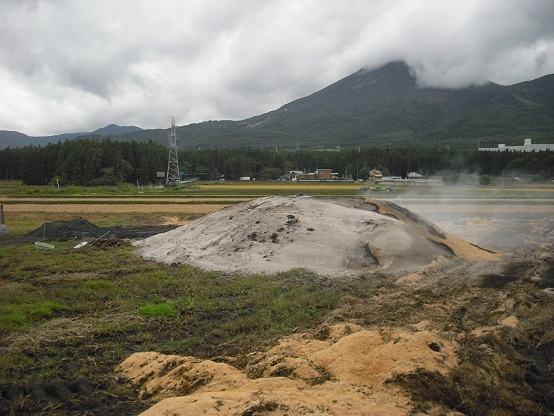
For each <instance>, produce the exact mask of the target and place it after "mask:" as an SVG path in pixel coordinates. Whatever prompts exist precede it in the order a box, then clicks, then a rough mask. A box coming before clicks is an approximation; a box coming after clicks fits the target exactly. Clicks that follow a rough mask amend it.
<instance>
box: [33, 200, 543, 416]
mask: <svg viewBox="0 0 554 416" xmlns="http://www.w3.org/2000/svg"><path fill="white" fill-rule="evenodd" d="M366 205H367V206H365V205H364V206H363V207H364V209H359V208H357V209H356V210H355V211H350V210H349V211H348V215H346V219H344V218H343V219H340V218H338V217H337V218H336V219H335V221H334V222H335V223H338V224H340V226H338V227H336V228H335V229H333V230H331V229H328V228H325V226H324V224H323V221H321V220H319V221H316V222H309V221H308V217H307V216H306V215H300V213H299V212H298V211H296V212H294V213H293V212H285V211H287V210H288V209H289V208H292V206H289V207H281V208H283V209H281V211H278V213H277V214H275V215H271V214H270V215H265V216H264V215H261V216H256V215H255V214H257V213H261V210H262V209H264V205H263V204H261V205H256V206H254V205H252V206H251V209H248V208H246V210H245V211H244V213H243V214H229V211H230V209H231V208H235V207H230V208H227V209H225V210H222V211H220V212H219V214H218V213H216V214H217V215H215V214H213V215H212V217H211V218H210V219H208V218H209V216H206V217H203V218H201V219H200V220H197V221H199V223H198V224H200V225H202V224H204V225H208V224H209V223H212V224H213V222H212V221H213V220H214V218H215V219H216V220H217V221H216V223H217V224H218V226H220V225H221V223H222V222H223V221H224V220H227V221H229V216H231V215H247V216H249V218H250V220H251V221H252V224H253V225H251V226H250V227H244V226H243V227H242V229H241V230H240V233H239V230H237V231H236V233H235V234H234V235H233V236H232V237H231V236H226V235H224V234H223V233H221V229H220V228H217V227H216V228H215V229H214V230H211V232H212V235H216V234H218V233H219V234H218V235H219V236H220V237H221V239H222V241H223V240H225V239H226V238H227V239H231V238H234V239H235V241H231V242H230V243H229V244H228V245H227V246H221V247H218V246H217V245H214V244H213V241H215V240H210V238H211V237H210V236H209V233H206V232H202V233H200V232H198V231H199V229H196V231H197V232H198V233H197V234H191V235H188V234H187V238H192V237H194V239H201V238H205V239H206V240H205V241H203V244H205V245H204V247H206V249H205V250H202V247H196V248H197V249H198V251H199V252H200V251H204V252H205V251H206V250H211V249H213V250H214V251H211V252H210V253H211V254H212V255H214V256H215V255H216V254H218V251H220V250H219V249H220V248H224V250H223V253H221V254H225V255H226V254H229V253H233V254H232V255H231V256H220V260H221V264H222V266H221V267H224V265H225V261H224V260H225V258H230V257H232V256H233V255H234V254H236V257H234V259H236V260H237V261H238V260H240V262H242V263H240V264H247V265H251V264H252V257H253V256H252V254H255V253H254V252H251V250H252V248H253V247H258V246H259V248H260V247H261V248H263V249H267V247H270V248H271V249H273V254H271V253H270V252H267V253H264V254H261V253H262V251H260V254H261V255H260V257H261V259H263V256H264V255H268V256H269V258H270V259H271V260H270V261H267V260H266V259H267V258H266V259H263V261H261V262H260V264H264V265H267V264H270V263H276V264H279V263H280V262H281V260H282V259H284V258H291V257H295V251H296V252H298V247H297V246H294V243H295V242H301V238H312V240H310V241H311V245H312V246H314V245H315V244H316V243H321V242H323V243H329V242H331V241H332V242H333V243H334V244H335V243H336V245H333V247H334V248H333V250H332V251H330V252H326V253H323V255H322V253H321V252H320V251H319V252H318V251H317V250H316V251H313V250H312V251H308V253H307V254H308V255H309V258H312V259H313V258H314V256H316V255H319V257H315V258H316V259H317V261H316V262H317V263H323V260H326V258H329V259H331V260H333V259H336V258H337V257H340V258H341V259H342V260H341V262H340V264H339V265H335V266H332V267H336V269H337V270H339V269H342V270H347V272H346V273H345V274H344V275H343V276H342V277H348V278H352V279H364V280H371V281H372V282H374V283H373V284H374V288H375V291H374V293H373V294H372V295H371V296H369V297H364V298H350V297H345V298H343V301H342V304H341V306H340V307H339V308H338V309H337V310H334V311H332V313H331V314H330V316H329V318H328V319H327V320H326V321H325V322H324V323H323V324H322V325H320V326H319V327H318V328H315V329H312V330H309V331H306V332H300V333H295V334H291V335H290V336H288V337H285V338H283V339H280V340H275V342H274V343H273V344H272V345H269V346H266V347H264V348H260V349H259V350H258V351H254V352H252V353H250V354H248V355H247V356H246V357H236V356H217V357H215V356H214V357H211V359H207V360H204V359H200V358H197V357H186V356H166V355H162V354H159V353H156V352H149V353H138V354H133V355H130V356H129V357H128V358H127V359H126V360H125V361H124V362H122V363H121V365H120V366H118V368H114V369H113V373H114V377H115V378H116V380H117V382H119V383H128V384H129V385H130V386H132V387H133V388H135V389H137V391H138V396H137V400H139V401H140V405H137V404H136V403H134V404H133V403H129V407H128V408H127V409H123V408H119V409H118V412H120V413H121V414H136V413H138V411H139V410H137V409H144V407H145V405H147V406H152V407H151V408H150V409H148V410H146V411H145V412H144V414H145V415H166V414H174V415H190V414H207V415H281V416H284V415H290V416H292V415H305V414H318V415H423V414H428V415H450V416H453V415H459V414H472V415H489V414H490V415H492V414H496V415H530V414H533V415H545V416H546V415H551V414H553V413H554V393H553V392H554V374H553V373H552V369H553V368H554V306H553V305H554V290H553V289H552V288H553V287H554V213H553V211H552V207H548V206H544V205H543V206H538V207H533V206H531V207H530V208H529V209H525V207H524V206H523V205H518V207H517V209H510V208H509V204H507V205H506V206H502V207H500V208H499V209H498V210H496V211H495V210H494V209H493V208H492V207H490V206H487V207H477V208H476V207H475V206H473V207H469V206H456V205H455V204H454V205H451V206H445V205H443V206H440V207H439V206H437V205H433V204H426V205H422V204H413V205H411V206H408V205H407V206H406V207H408V208H410V210H411V211H413V212H414V213H416V214H419V215H422V216H423V218H421V217H419V216H411V215H410V213H409V212H408V213H406V212H405V211H403V210H402V209H396V208H394V207H392V208H391V206H390V205H386V204H381V205H379V204H373V205H372V204H366ZM267 206H268V205H266V207H267ZM209 207H210V210H209V212H212V211H213V209H214V206H213V205H209ZM402 207H404V206H402ZM127 208H128V206H127ZM332 208H333V209H332V210H331V211H333V210H335V209H339V208H340V207H338V208H335V207H332ZM342 208H344V207H342ZM366 208H367V209H366ZM181 209H182V208H181ZM239 209H240V207H239ZM323 209H325V210H327V211H325V212H330V211H328V210H329V209H330V208H329V207H327V208H323V207H321V208H320V211H317V210H316V211H314V213H315V214H317V213H318V212H322V211H321V210H323ZM387 209H388V210H389V214H391V215H392V216H391V217H390V219H386V220H385V219H383V218H381V217H375V214H376V213H378V211H386V210H387ZM339 211H341V210H340V209H339ZM176 212H179V211H176ZM499 213H500V214H499ZM288 215H293V216H294V217H293V218H289V217H288ZM368 216H370V217H368ZM402 216H404V217H402ZM266 217H267V218H266ZM269 219H271V220H272V221H273V222H272V223H269V224H272V228H267V227H266V229H264V230H262V229H261V227H262V226H264V221H268V220H269ZM294 220H296V221H294ZM369 220H371V221H373V223H369V224H368V223H367V221H369ZM426 220H430V221H431V222H428V221H426ZM256 221H260V222H259V223H256ZM289 221H290V222H289ZM364 221H365V231H364V232H366V231H367V232H368V234H364V235H365V237H368V236H369V237H374V236H375V235H376V233H377V232H378V231H376V230H379V229H380V227H381V229H383V228H384V227H385V226H386V227H388V228H390V229H392V230H394V231H395V232H396V234H394V237H393V238H389V239H386V238H381V241H384V242H386V243H387V244H389V247H390V244H392V245H393V247H397V248H399V249H400V248H401V247H408V248H410V249H417V250H420V252H421V255H417V256H415V257H416V258H414V256H412V257H410V256H407V257H409V259H408V260H409V261H407V259H406V256H400V257H399V258H398V259H395V260H396V261H398V262H400V263H401V264H403V265H405V264H408V265H409V264H413V263H414V262H416V263H417V264H416V265H417V267H401V268H396V269H394V268H387V267H382V266H383V265H384V264H385V263H386V259H384V257H382V252H381V254H380V253H379V250H378V249H379V248H381V250H383V249H384V248H383V247H384V246H378V245H377V244H375V243H374V244H373V246H374V247H376V248H377V249H374V250H373V251H372V250H369V251H367V250H361V251H360V250H355V248H356V247H357V248H359V247H360V244H359V243H360V241H361V240H356V244H354V248H350V249H349V248H346V247H343V246H345V245H346V243H347V242H348V241H350V240H352V237H353V236H354V235H356V232H354V231H353V230H356V229H357V227H360V226H362V225H363V223H364ZM287 222H289V223H288V224H287ZM398 222H400V223H402V224H404V225H400V224H398ZM164 223H165V224H161V223H160V225H159V226H160V227H162V228H149V227H141V229H138V230H132V229H130V230H127V231H129V232H130V233H129V234H127V235H129V236H131V235H133V234H132V233H131V231H132V232H135V233H138V234H134V235H136V236H138V237H124V234H120V236H121V238H145V237H149V236H150V235H151V234H157V233H159V232H160V231H164V232H165V231H167V229H164V228H163V227H169V228H171V229H173V231H170V233H169V234H165V235H164V236H163V237H159V236H158V235H156V236H154V237H151V238H152V240H150V241H151V242H154V241H156V244H169V243H171V244H172V245H173V249H174V250H176V251H175V254H176V255H177V254H179V253H180V254H183V251H182V250H181V251H179V249H178V248H179V247H184V248H185V249H191V244H190V243H189V242H187V243H186V244H184V245H183V244H182V241H181V242H180V243H179V240H178V236H179V233H181V234H182V233H183V231H182V230H181V231H180V232H178V228H176V227H177V226H179V225H182V222H181V221H179V218H178V217H175V218H174V220H171V219H167V221H166V220H164ZM167 223H169V224H167ZM89 224H90V223H89ZM89 224H86V222H84V221H80V220H78V219H76V220H75V223H74V224H73V225H72V227H70V228H71V229H72V230H73V232H75V231H79V230H78V226H79V225H82V228H83V229H82V230H80V231H79V232H88V233H91V232H92V231H91V230H92V229H93V228H94V227H95V226H93V227H90V225H92V224H90V225H89ZM390 224H392V225H390ZM406 224H408V225H409V226H408V229H406ZM62 225H63V224H61V225H60V224H58V225H57V226H52V230H53V231H54V230H58V232H60V233H62V232H63V230H62V231H60V230H61V229H62V228H63V227H62ZM265 225H268V223H265ZM194 226H195V225H193V227H194ZM353 226H354V228H350V227H353ZM87 227H88V228H87ZM255 227H258V228H255ZM98 228H103V227H98ZM123 228H125V227H123ZM273 228H275V229H273ZM280 228H283V230H282V231H278V230H279V229H280ZM308 228H312V229H313V230H311V231H308ZM47 230H48V227H47ZM87 230H88V231H87ZM203 230H204V231H206V230H205V229H203ZM96 231H99V232H101V230H94V232H96ZM123 231H125V230H122V232H123ZM192 231H194V230H192ZM270 231H271V232H270ZM287 231H288V232H287ZM35 232H36V233H37V234H40V233H41V232H44V230H43V229H42V230H41V229H40V228H38V229H37V230H35ZM189 232H190V230H189ZM316 232H317V233H320V234H315V236H317V238H314V233H316ZM171 233H174V234H171ZM253 233H255V235H253ZM274 233H275V234H276V237H272V235H273V234H274ZM335 233H338V234H335ZM264 235H265V239H266V241H260V240H262V236H264ZM386 235H388V234H386ZM89 236H90V234H89ZM168 236H170V237H168ZM191 236H192V237H191ZM66 237H67V236H66ZM66 237H60V238H66ZM82 237H83V235H81V238H82ZM458 237H459V238H458ZM26 238H30V239H34V238H35V237H34V236H33V235H30V236H28V237H26ZM73 238H74V236H73ZM460 238H461V239H462V240H460ZM274 240H276V242H274ZM291 240H292V241H291ZM374 240H376V239H375V238H374ZM414 240H415V243H414ZM145 241H148V239H147V240H145ZM229 241H230V240H229ZM305 241H306V240H305ZM305 241H304V243H305ZM231 243H232V244H231ZM284 243H287V244H288V245H289V246H290V247H292V248H293V250H291V251H288V252H286V251H285V252H284V253H283V256H282V257H279V254H278V253H276V251H279V250H276V247H277V248H278V247H279V246H280V245H281V246H282V245H285V244H284ZM210 244H212V245H211V246H210ZM143 245H144V243H143ZM241 245H242V246H241ZM250 245H252V246H250ZM237 246H241V248H240V249H239V250H237V251H236V252H235V251H234V249H235V248H236V247H237ZM476 246H478V247H476ZM339 249H340V250H343V249H344V252H340V253H343V254H340V255H339V254H337V253H339ZM163 250H165V253H166V256H167V253H168V250H169V246H163V249H160V253H163ZM226 250H228V251H226ZM249 250H250V258H248V256H246V255H244V253H247V252H249ZM352 253H354V254H355V256H354V255H352ZM368 253H369V254H371V257H369V256H368ZM372 253H373V254H372ZM185 254H186V253H185ZM285 254H286V255H285ZM199 255H202V254H199ZM348 256H350V258H349V260H348V261H346V262H345V261H344V258H348ZM356 256H359V257H356ZM372 258H373V261H372V260H371V259H372ZM174 260H175V258H173V259H172V261H174ZM375 260H376V261H375ZM302 261H304V263H302ZM313 263H314V262H313V261H312V262H310V263H306V260H302V259H300V264H298V263H294V264H292V266H293V267H299V266H300V267H302V266H308V265H311V264H313ZM206 264H207V263H198V264H197V265H199V266H201V267H202V266H204V267H205V265H206ZM227 264H228V265H231V266H237V265H238V264H239V263H236V262H231V261H230V262H229V263H227ZM349 265H350V267H348V266H349ZM286 267H287V268H289V267H291V264H287V265H286ZM326 267H327V266H326ZM234 268H238V267H234ZM220 270H223V269H220ZM245 270H246V271H248V269H245ZM265 270H267V271H270V272H272V271H275V270H277V269H269V268H265ZM70 330H71V328H68V331H70ZM47 387H48V386H47ZM48 388H50V389H51V390H52V391H61V392H62V393H63V392H64V391H68V392H69V393H67V394H71V392H73V390H75V392H78V393H79V392H80V393H82V394H92V392H91V391H90V390H91V386H89V385H87V384H86V383H82V384H79V385H75V386H66V385H60V386H56V385H53V386H50V387H48ZM46 390H48V389H46ZM48 391H49V390H48ZM39 393H40V392H39ZM97 404H98V408H97V409H96V410H93V409H91V410H90V412H88V413H90V414H100V413H99V412H101V411H102V409H103V407H102V406H103V405H102V403H97ZM106 409H107V407H106Z"/></svg>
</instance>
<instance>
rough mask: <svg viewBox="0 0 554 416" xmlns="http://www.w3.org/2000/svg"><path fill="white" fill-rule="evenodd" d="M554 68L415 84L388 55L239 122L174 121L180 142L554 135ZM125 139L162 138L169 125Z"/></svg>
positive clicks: (420, 142)
mask: <svg viewBox="0 0 554 416" xmlns="http://www.w3.org/2000/svg"><path fill="white" fill-rule="evenodd" d="M553 131H554V75H547V76H544V77H542V78H539V79H536V80H534V81H528V82H523V83H520V84H516V85H512V86H502V85H498V84H495V83H492V82H490V83H488V84H486V85H481V86H470V87H467V88H460V89H448V88H427V87H420V86H418V84H417V80H416V78H415V77H414V76H413V75H412V71H411V70H410V68H409V67H408V66H407V65H406V64H405V63H403V62H392V63H389V64H387V65H385V66H383V67H381V68H379V69H376V70H372V71H368V70H366V69H361V70H359V71H357V72H355V73H354V74H352V75H350V76H348V77H346V78H344V79H342V80H340V81H338V82H336V83H334V84H332V85H330V86H328V87H326V88H324V89H322V90H320V91H318V92H315V93H314V94H312V95H309V96H307V97H304V98H300V99H298V100H295V101H293V102H291V103H288V104H286V105H284V106H282V107H280V108H279V109H277V110H275V111H270V112H268V113H265V114H262V115H259V116H256V117H252V118H249V119H246V120H242V121H207V122H204V123H197V124H191V125H188V126H183V127H179V128H178V130H177V133H178V136H179V146H180V147H181V148H198V147H203V148H206V147H245V146H249V147H263V146H267V147H268V148H273V147H275V146H276V145H278V146H279V147H280V148H295V147H296V146H297V144H298V145H299V146H300V148H326V147H335V146H341V147H350V146H436V145H452V146H456V147H466V148H476V147H477V142H478V141H480V142H481V145H485V144H487V143H490V145H491V146H496V144H497V143H506V144H519V143H521V142H522V141H523V138H524V137H531V138H533V140H534V142H536V143H540V142H553V141H554V138H553V137H552V135H553V133H552V132H553ZM123 138H124V139H125V140H150V139H151V140H154V141H158V142H160V143H167V130H145V131H142V132H139V133H133V134H129V135H125V136H123Z"/></svg>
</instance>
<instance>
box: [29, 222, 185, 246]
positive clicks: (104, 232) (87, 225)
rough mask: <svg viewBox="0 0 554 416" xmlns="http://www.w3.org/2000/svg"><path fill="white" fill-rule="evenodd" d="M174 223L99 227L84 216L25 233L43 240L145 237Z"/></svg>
mask: <svg viewBox="0 0 554 416" xmlns="http://www.w3.org/2000/svg"><path fill="white" fill-rule="evenodd" d="M176 227H177V226H176V225H160V226H142V227H141V226H133V227H122V226H113V227H99V226H97V225H94V224H92V223H91V222H89V221H87V220H86V219H84V218H80V217H79V218H75V219H73V220H70V221H54V222H47V223H45V224H44V225H41V226H40V227H39V228H37V229H36V230H34V231H31V232H30V233H28V234H27V237H33V238H36V239H43V240H50V241H52V240H57V241H65V240H82V239H93V238H101V237H102V238H146V237H150V236H152V235H155V234H159V233H164V232H166V231H170V230H173V229H174V228H176Z"/></svg>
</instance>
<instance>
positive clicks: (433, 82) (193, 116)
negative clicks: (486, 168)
mask: <svg viewBox="0 0 554 416" xmlns="http://www.w3.org/2000/svg"><path fill="white" fill-rule="evenodd" d="M553 21H554V2H553V1H552V0H525V1H520V0H473V1H471V0H465V1H459V0H452V1H448V0H420V1H418V0H397V1H389V0H350V1H348V2H345V1H342V0H264V1H258V0H157V1H147V0H134V1H132V2H130V1H124V0H0V97H1V100H0V130H18V131H21V132H24V133H26V134H29V135H47V134H56V133H61V132H69V131H88V130H94V129H96V128H99V127H103V126H105V125H107V124H110V123H116V124H120V125H131V124H132V125H138V126H140V127H143V128H165V127H167V125H168V124H169V122H170V116H172V115H174V116H176V117H177V121H178V124H180V125H184V124H189V123H194V122H200V121H205V120H216V119H243V118H247V117H251V116H254V115H258V114H261V113H263V112H267V111H270V110H273V109H276V108H278V107H280V106H281V105H283V104H286V103H287V102H289V101H292V100H294V99H297V98H300V97H303V96H306V95H308V94H311V93H313V92H315V91H317V90H319V89H321V88H323V87H325V86H327V85H329V84H331V83H333V82H335V81H337V80H339V79H340V78H342V77H345V76H347V75H349V74H351V73H353V72H355V71H357V70H358V69H360V68H361V67H367V68H375V67H378V66H381V65H383V64H385V63H387V62H389V61H391V60H405V61H406V62H407V63H408V64H409V65H410V66H412V67H413V69H414V73H415V74H416V75H417V77H418V82H419V83H420V84H421V85H426V86H439V87H446V88H455V87H461V86H467V85H470V84H480V83H484V82H486V81H487V80H491V81H494V82H497V83H500V84H505V85H509V84H514V83H517V82H521V81H526V80H531V79H535V78H538V77H540V76H543V75H546V74H551V73H554V25H553V24H552V22H553Z"/></svg>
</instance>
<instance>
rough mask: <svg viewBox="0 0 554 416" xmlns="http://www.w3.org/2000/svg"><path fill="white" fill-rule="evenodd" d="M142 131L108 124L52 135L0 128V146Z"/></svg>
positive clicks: (55, 141) (42, 144) (17, 145)
mask: <svg viewBox="0 0 554 416" xmlns="http://www.w3.org/2000/svg"><path fill="white" fill-rule="evenodd" d="M139 131H142V129H141V128H140V127H136V126H118V125H116V124H110V125H109V126H106V127H103V128H100V129H97V130H94V131H93V132H81V133H63V134H56V135H54V136H27V135H26V134H23V133H19V132H17V131H10V130H0V148H4V147H22V146H29V145H35V146H44V145H46V144H48V143H57V142H58V141H62V142H63V141H64V140H71V139H74V138H76V137H83V136H122V135H124V134H128V133H136V132H139Z"/></svg>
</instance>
